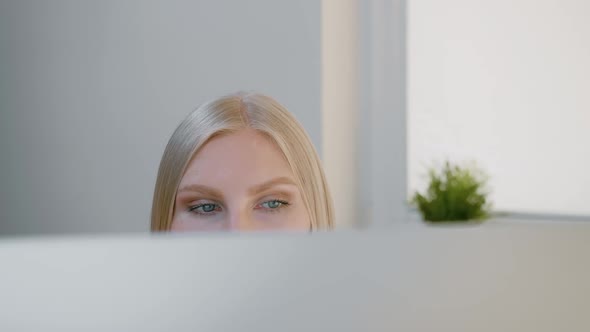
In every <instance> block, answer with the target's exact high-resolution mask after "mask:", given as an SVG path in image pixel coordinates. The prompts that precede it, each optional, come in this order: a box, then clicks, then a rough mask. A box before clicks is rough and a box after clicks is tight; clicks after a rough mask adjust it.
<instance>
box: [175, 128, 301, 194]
mask: <svg viewBox="0 0 590 332" xmlns="http://www.w3.org/2000/svg"><path fill="white" fill-rule="evenodd" d="M276 177H291V178H293V174H292V172H291V168H290V167H289V164H288V163H287V160H286V159H285V157H284V156H283V154H282V152H281V150H280V149H279V147H278V146H277V145H276V144H275V143H274V142H273V141H272V140H271V139H270V138H269V137H268V136H267V135H265V134H263V133H261V132H259V131H256V130H254V129H243V130H240V131H237V132H234V133H230V134H224V135H220V136H216V137H214V138H212V139H211V140H209V141H208V142H207V143H205V145H204V146H202V147H201V149H200V150H199V151H198V152H197V154H196V155H195V156H194V157H193V158H192V160H191V161H190V162H189V165H188V167H187V169H186V171H185V174H184V176H183V178H182V180H181V181H180V186H181V187H182V186H184V185H190V184H202V185H208V186H212V187H216V188H220V187H221V188H223V187H224V186H228V185H231V186H232V187H236V186H249V185H255V184H259V183H262V182H265V181H268V180H270V179H273V178H276Z"/></svg>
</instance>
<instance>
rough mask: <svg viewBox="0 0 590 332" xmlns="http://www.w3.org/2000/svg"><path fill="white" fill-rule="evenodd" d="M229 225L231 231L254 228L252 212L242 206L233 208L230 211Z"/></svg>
mask: <svg viewBox="0 0 590 332" xmlns="http://www.w3.org/2000/svg"><path fill="white" fill-rule="evenodd" d="M228 224H229V225H228V226H229V230H230V231H247V230H251V229H252V220H251V214H250V213H248V211H247V210H246V209H245V208H243V207H241V208H239V207H236V208H235V209H232V210H231V211H230V213H229V220H228Z"/></svg>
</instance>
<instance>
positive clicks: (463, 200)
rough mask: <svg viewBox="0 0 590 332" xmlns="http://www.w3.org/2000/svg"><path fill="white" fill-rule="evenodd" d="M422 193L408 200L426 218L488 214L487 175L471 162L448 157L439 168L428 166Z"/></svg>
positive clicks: (456, 218)
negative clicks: (458, 162)
mask: <svg viewBox="0 0 590 332" xmlns="http://www.w3.org/2000/svg"><path fill="white" fill-rule="evenodd" d="M428 177H429V184H428V188H427V190H426V192H425V193H419V192H416V193H415V194H414V196H413V197H412V200H411V204H412V205H414V206H416V207H417V208H418V210H419V211H420V214H421V215H422V218H423V220H425V221H428V222H461V221H483V220H485V219H487V218H488V217H489V215H490V208H491V204H490V203H489V200H488V194H489V193H488V191H487V189H486V185H487V180H488V177H487V175H486V174H485V173H484V172H483V171H482V170H481V169H479V168H477V167H476V166H475V164H474V165H472V166H470V167H468V166H459V165H455V164H451V163H449V162H448V161H447V162H446V163H445V164H444V166H443V167H442V169H441V170H440V171H437V170H436V169H435V168H431V169H430V170H429V172H428Z"/></svg>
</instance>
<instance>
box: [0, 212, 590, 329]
mask: <svg viewBox="0 0 590 332" xmlns="http://www.w3.org/2000/svg"><path fill="white" fill-rule="evenodd" d="M0 262H1V264H2V269H1V271H2V272H1V273H0V331H82V330H84V331H257V332H258V331H394V330H395V331H453V332H456V331H521V332H522V331H531V332H533V331H534V332H540V331H574V330H575V331H582V330H584V331H588V330H590V266H589V264H590V224H584V223H577V224H574V223H570V224H566V223H559V224H510V223H509V224H501V223H497V224H488V225H485V226H471V227H424V226H417V225H415V226H412V225H405V226H399V227H392V228H391V229H383V230H380V231H378V232H377V231H365V232H360V231H359V232H335V233H322V234H319V233H318V234H312V235H301V234H298V235H296V234H253V235H243V234H230V235H210V234H209V235H203V234H201V235H188V234H185V235H166V236H150V235H137V236H122V237H110V238H102V237H101V238H99V237H97V238H36V239H34V238H31V239H20V240H19V239H16V240H9V239H4V240H2V241H0Z"/></svg>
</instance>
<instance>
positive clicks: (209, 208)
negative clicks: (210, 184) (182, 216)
mask: <svg viewBox="0 0 590 332" xmlns="http://www.w3.org/2000/svg"><path fill="white" fill-rule="evenodd" d="M188 210H189V211H190V212H194V213H196V214H201V215H210V214H214V213H215V212H216V211H220V210H221V207H220V206H219V204H215V203H204V204H199V205H194V206H191V207H189V209H188Z"/></svg>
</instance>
